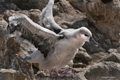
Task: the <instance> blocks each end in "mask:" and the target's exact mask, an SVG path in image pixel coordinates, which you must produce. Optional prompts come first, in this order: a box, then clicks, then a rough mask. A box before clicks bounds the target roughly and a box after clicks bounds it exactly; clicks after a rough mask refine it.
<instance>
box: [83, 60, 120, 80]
mask: <svg viewBox="0 0 120 80" xmlns="http://www.w3.org/2000/svg"><path fill="white" fill-rule="evenodd" d="M119 74H120V64H118V63H114V62H100V63H97V64H95V65H92V66H90V67H89V68H88V69H87V71H86V73H85V77H86V78H87V79H88V80H108V79H109V80H119V79H120V76H119Z"/></svg>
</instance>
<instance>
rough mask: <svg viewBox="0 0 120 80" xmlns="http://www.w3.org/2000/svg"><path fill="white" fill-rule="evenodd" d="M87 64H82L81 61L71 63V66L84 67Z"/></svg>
mask: <svg viewBox="0 0 120 80" xmlns="http://www.w3.org/2000/svg"><path fill="white" fill-rule="evenodd" d="M86 66H87V65H86V64H83V63H74V64H73V68H80V67H81V68H84V67H86Z"/></svg>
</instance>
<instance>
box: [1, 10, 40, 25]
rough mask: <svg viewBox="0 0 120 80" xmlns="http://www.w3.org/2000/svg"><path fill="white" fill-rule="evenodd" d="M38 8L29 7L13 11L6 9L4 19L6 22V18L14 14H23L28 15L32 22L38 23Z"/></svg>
mask: <svg viewBox="0 0 120 80" xmlns="http://www.w3.org/2000/svg"><path fill="white" fill-rule="evenodd" d="M40 12H41V11H40V10H39V9H31V10H28V11H27V10H19V11H14V10H7V11H5V12H4V17H3V18H4V19H5V20H6V21H7V22H8V18H9V17H10V16H12V15H14V14H20V13H21V14H25V15H27V16H28V17H30V18H31V19H32V20H33V21H34V22H36V23H38V22H39V20H40Z"/></svg>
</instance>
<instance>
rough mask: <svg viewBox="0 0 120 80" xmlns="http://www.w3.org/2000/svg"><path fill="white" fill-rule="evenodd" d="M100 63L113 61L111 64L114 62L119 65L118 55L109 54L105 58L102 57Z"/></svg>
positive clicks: (119, 55)
mask: <svg viewBox="0 0 120 80" xmlns="http://www.w3.org/2000/svg"><path fill="white" fill-rule="evenodd" d="M102 61H113V62H116V63H120V54H118V53H111V54H109V55H107V56H106V57H104V58H103V59H102Z"/></svg>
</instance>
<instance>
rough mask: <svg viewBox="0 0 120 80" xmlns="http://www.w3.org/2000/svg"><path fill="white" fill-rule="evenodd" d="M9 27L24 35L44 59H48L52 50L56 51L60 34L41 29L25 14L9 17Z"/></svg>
mask: <svg viewBox="0 0 120 80" xmlns="http://www.w3.org/2000/svg"><path fill="white" fill-rule="evenodd" d="M9 26H10V27H15V28H14V29H16V30H18V31H20V32H21V33H22V37H23V38H25V39H27V40H29V41H30V42H32V43H33V44H34V45H35V47H37V48H38V49H39V50H40V51H41V53H42V54H44V57H47V55H48V53H49V51H50V50H53V49H54V44H55V43H56V41H57V38H58V36H59V35H58V34H56V33H54V32H52V31H50V30H49V29H46V28H44V27H41V26H40V25H38V24H36V23H35V22H33V21H32V20H31V19H30V18H28V17H27V16H26V15H24V14H17V15H14V16H11V17H9Z"/></svg>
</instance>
